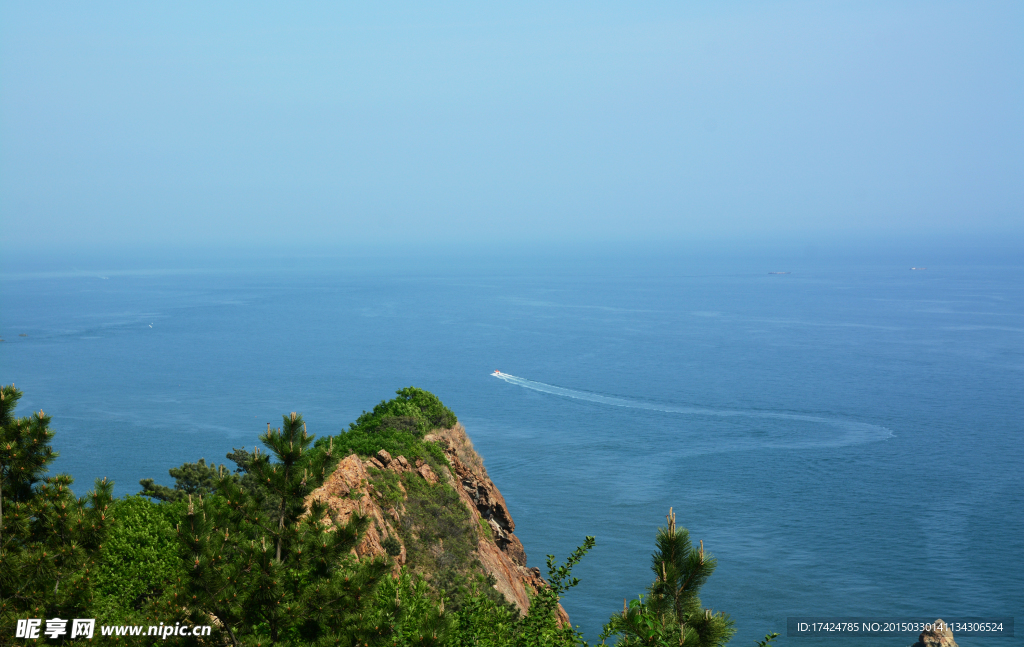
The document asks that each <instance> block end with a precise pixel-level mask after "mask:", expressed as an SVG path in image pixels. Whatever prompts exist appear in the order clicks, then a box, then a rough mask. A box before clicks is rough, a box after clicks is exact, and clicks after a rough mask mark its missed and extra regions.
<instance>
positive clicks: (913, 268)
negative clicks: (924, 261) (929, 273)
mask: <svg viewBox="0 0 1024 647" xmlns="http://www.w3.org/2000/svg"><path fill="white" fill-rule="evenodd" d="M910 269H912V270H926V269H928V268H927V267H912V268H910Z"/></svg>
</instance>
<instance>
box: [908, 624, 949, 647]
mask: <svg viewBox="0 0 1024 647" xmlns="http://www.w3.org/2000/svg"><path fill="white" fill-rule="evenodd" d="M934 624H935V625H936V626H938V627H942V629H931V630H927V631H922V632H921V635H920V636H918V638H917V642H916V643H914V644H913V645H912V647H957V644H956V641H955V640H953V632H952V631H950V630H949V628H948V627H947V626H946V623H945V622H943V621H942V620H941V619H939V620H936V621H935V623H934Z"/></svg>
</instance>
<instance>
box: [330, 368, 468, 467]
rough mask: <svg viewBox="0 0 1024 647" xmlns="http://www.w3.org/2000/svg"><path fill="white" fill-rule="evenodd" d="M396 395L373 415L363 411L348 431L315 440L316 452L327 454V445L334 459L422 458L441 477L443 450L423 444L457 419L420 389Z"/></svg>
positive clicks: (412, 459) (408, 389) (438, 401)
mask: <svg viewBox="0 0 1024 647" xmlns="http://www.w3.org/2000/svg"><path fill="white" fill-rule="evenodd" d="M397 395H398V397H396V398H394V399H392V400H388V401H386V402H381V403H380V404H378V405H377V406H375V407H374V408H373V411H369V412H367V411H364V412H363V414H362V415H361V416H359V418H357V419H356V421H355V422H353V423H352V424H351V425H350V426H349V430H348V431H342V432H341V433H340V434H339V435H337V436H334V437H333V438H320V439H319V440H317V442H316V447H317V449H319V450H321V451H326V450H327V448H328V443H333V447H334V452H335V455H337V456H347V455H349V454H359V455H360V456H373V455H374V454H376V453H377V452H378V451H380V450H382V449H383V450H385V451H387V452H388V453H389V454H391V455H392V456H405V457H406V458H407V459H409V460H410V461H415V460H416V459H417V458H422V459H423V460H424V461H426V462H427V463H429V464H430V466H431V468H433V469H434V471H435V472H438V473H440V470H441V467H442V466H447V465H448V459H447V458H445V455H444V450H443V449H442V448H441V447H440V446H438V444H437V443H433V442H424V441H423V437H424V436H425V435H426V434H427V432H429V431H430V430H431V429H439V428H447V427H453V426H454V425H455V424H456V423H457V422H458V419H457V418H456V417H455V414H454V413H452V412H451V410H450V409H449V408H448V407H446V406H444V405H443V404H441V401H440V400H438V399H437V396H435V395H434V394H432V393H429V392H427V391H424V390H422V389H417V388H416V387H412V386H410V387H408V388H405V389H400V390H399V391H398V392H397Z"/></svg>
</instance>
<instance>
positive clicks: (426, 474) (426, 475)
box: [416, 464, 438, 485]
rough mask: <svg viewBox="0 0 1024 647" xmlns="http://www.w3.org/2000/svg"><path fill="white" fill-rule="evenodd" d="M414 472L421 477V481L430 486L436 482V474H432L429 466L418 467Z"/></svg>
mask: <svg viewBox="0 0 1024 647" xmlns="http://www.w3.org/2000/svg"><path fill="white" fill-rule="evenodd" d="M416 472H417V473H418V474H419V475H420V476H422V477H423V480H425V481H426V482H427V483H430V484H431V485H433V484H435V483H437V482H438V478H437V474H434V470H432V469H431V468H430V466H429V465H426V464H424V465H420V466H419V468H418V469H417V470H416Z"/></svg>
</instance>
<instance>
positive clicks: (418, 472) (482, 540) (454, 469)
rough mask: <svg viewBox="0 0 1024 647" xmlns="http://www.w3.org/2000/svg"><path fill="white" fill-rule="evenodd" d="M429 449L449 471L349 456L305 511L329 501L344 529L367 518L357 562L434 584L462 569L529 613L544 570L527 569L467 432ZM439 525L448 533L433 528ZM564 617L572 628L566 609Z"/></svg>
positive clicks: (431, 437)
mask: <svg viewBox="0 0 1024 647" xmlns="http://www.w3.org/2000/svg"><path fill="white" fill-rule="evenodd" d="M423 441H424V442H432V443H436V444H437V445H438V446H439V447H441V448H442V449H443V450H444V456H445V458H446V459H447V463H448V465H444V464H442V463H440V462H437V463H435V464H434V465H433V466H432V465H431V464H430V463H428V462H426V461H424V460H423V459H422V458H420V459H416V460H415V461H414V462H412V461H409V460H407V459H406V458H405V457H404V456H391V455H390V454H389V453H388V452H386V451H384V450H380V451H378V452H377V453H376V455H374V456H372V457H368V458H365V457H363V458H361V457H360V456H358V455H356V454H351V455H349V456H346V457H345V458H343V459H342V460H341V461H340V462H339V463H338V466H337V468H336V469H335V471H334V472H333V473H332V474H331V475H330V477H328V478H327V480H326V481H325V482H324V484H323V485H322V486H321V487H320V488H318V489H317V490H315V491H313V492H312V493H311V494H310V495H309V497H308V499H307V505H308V503H309V502H310V501H312V500H314V499H319V500H321V501H323V502H324V503H325V504H326V505H327V506H328V507H329V508H330V510H331V511H332V512H333V514H334V515H335V516H336V518H337V519H338V521H339V522H340V523H345V522H347V521H348V519H349V518H350V517H351V515H352V514H353V513H355V512H358V513H360V514H362V515H368V516H369V517H370V519H371V523H370V527H369V529H368V530H367V532H366V535H365V536H364V537H363V540H362V542H361V543H360V544H359V546H358V547H357V548H356V554H357V555H359V556H383V555H390V556H391V558H392V559H393V560H394V564H395V568H396V570H397V569H398V568H400V567H402V566H407V567H408V568H410V569H411V570H413V571H414V572H418V573H419V574H420V575H421V576H423V577H425V578H426V579H428V580H430V579H432V578H436V577H437V570H438V569H439V568H441V567H444V568H447V567H448V565H451V564H460V563H463V564H464V565H465V570H467V571H472V570H477V571H478V572H481V573H482V574H484V575H485V576H488V580H487V581H488V582H490V583H491V585H492V586H493V588H494V589H495V590H496V591H498V592H499V593H500V594H501V595H502V596H503V597H504V598H505V600H507V601H508V602H510V603H512V604H514V605H515V606H516V607H518V608H519V610H520V612H523V613H525V612H526V611H527V610H528V608H529V605H530V596H531V595H533V594H534V593H535V592H536V591H537V589H538V588H540V587H542V586H545V585H546V584H545V581H544V579H543V578H542V577H541V574H540V570H539V569H537V568H528V567H527V566H526V551H525V550H524V548H523V544H522V542H520V541H519V538H518V537H516V536H515V534H514V532H515V527H516V526H515V522H514V521H513V520H512V515H511V514H510V513H509V510H508V505H507V504H506V503H505V498H504V497H503V496H502V495H501V492H500V491H499V490H498V488H497V487H496V486H495V485H494V483H493V482H492V481H491V479H490V477H488V475H487V470H486V469H484V465H483V460H482V459H481V458H480V456H479V455H478V454H477V453H476V451H475V450H474V449H473V445H472V443H471V442H470V440H469V437H468V436H467V435H466V430H465V429H464V428H463V427H462V425H461V424H456V425H455V426H454V427H451V428H448V429H435V430H434V431H432V432H431V433H429V434H427V435H426V436H425V437H424V438H423ZM456 506H461V507H462V509H454V508H455V507H456ZM438 519H441V520H442V521H443V522H444V523H443V524H442V525H443V526H444V527H442V528H440V529H438V528H434V527H428V526H433V525H435V524H434V522H435V521H436V520H438ZM446 542H447V545H446ZM460 546H461V547H462V548H461V552H460V548H459V547H460ZM559 615H560V616H561V621H562V622H563V623H567V622H568V615H566V614H565V611H564V610H563V609H562V608H561V607H559Z"/></svg>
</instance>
